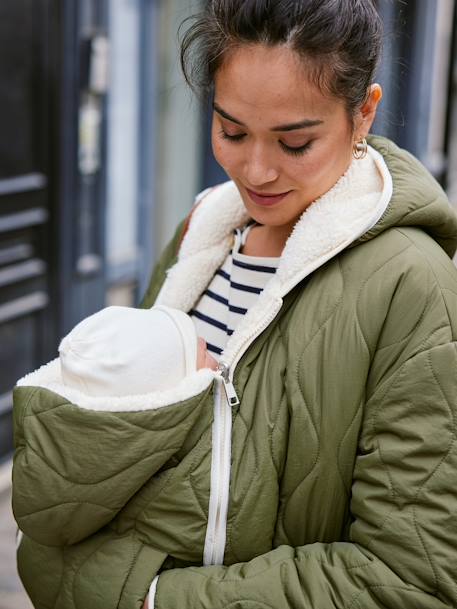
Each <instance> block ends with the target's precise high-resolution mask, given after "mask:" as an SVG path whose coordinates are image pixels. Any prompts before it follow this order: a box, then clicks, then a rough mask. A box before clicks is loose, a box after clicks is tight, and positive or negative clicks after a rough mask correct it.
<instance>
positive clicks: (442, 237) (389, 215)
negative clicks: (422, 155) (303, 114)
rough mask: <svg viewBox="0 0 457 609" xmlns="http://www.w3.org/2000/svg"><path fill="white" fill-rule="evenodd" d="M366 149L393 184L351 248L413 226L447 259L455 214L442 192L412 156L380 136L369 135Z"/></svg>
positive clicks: (456, 239)
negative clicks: (376, 157)
mask: <svg viewBox="0 0 457 609" xmlns="http://www.w3.org/2000/svg"><path fill="white" fill-rule="evenodd" d="M368 142H369V144H370V146H372V147H373V148H375V149H376V150H377V151H378V152H380V154H381V155H382V156H383V158H384V161H385V162H386V164H387V167H388V168H389V171H390V174H391V176H392V181H393V193H392V197H391V200H390V203H389V205H388V207H387V209H386V211H385V212H384V214H383V216H382V217H381V219H380V220H379V221H378V222H377V223H376V224H375V225H374V226H373V227H372V228H371V229H370V230H368V231H367V232H366V233H365V234H364V235H362V236H361V237H360V238H359V239H357V240H356V241H355V242H354V243H353V246H354V245H357V244H359V243H362V242H364V241H368V240H370V239H373V238H374V237H376V236H377V235H379V234H380V233H382V232H384V231H385V230H387V229H389V228H392V227H394V226H398V227H406V226H408V227H417V228H421V229H422V230H424V231H425V232H426V233H427V234H428V235H430V237H432V238H433V239H434V240H435V241H436V242H437V243H438V244H439V245H440V246H441V247H442V248H443V249H444V251H445V252H446V253H447V254H448V256H450V257H451V258H452V257H453V256H454V254H455V252H456V250H457V214H456V212H455V211H454V209H453V208H452V206H451V205H450V203H449V200H448V198H447V196H446V193H445V192H444V190H443V189H442V188H441V186H440V185H439V184H438V182H437V181H436V180H435V179H434V178H433V176H432V175H431V174H430V173H429V172H428V171H427V169H425V167H424V166H423V165H422V163H420V161H418V160H417V159H416V158H415V157H414V156H413V155H412V154H410V153H409V152H407V151H406V150H403V149H401V148H399V147H398V146H397V145H396V144H394V143H393V142H391V141H390V140H388V139H386V138H384V137H381V136H370V137H369V138H368Z"/></svg>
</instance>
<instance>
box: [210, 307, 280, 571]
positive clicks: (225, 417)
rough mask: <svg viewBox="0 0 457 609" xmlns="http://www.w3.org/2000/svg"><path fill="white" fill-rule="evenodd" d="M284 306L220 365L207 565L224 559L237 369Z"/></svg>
mask: <svg viewBox="0 0 457 609" xmlns="http://www.w3.org/2000/svg"><path fill="white" fill-rule="evenodd" d="M281 305H282V300H281V302H280V303H278V306H277V307H275V311H274V312H273V313H271V314H270V315H269V316H268V317H267V318H266V319H264V320H263V322H262V324H260V325H259V326H258V327H257V328H256V330H255V331H254V332H253V333H252V334H251V335H250V336H249V337H248V338H247V339H246V341H244V342H243V344H242V346H241V347H240V349H239V350H238V351H237V353H236V356H235V357H234V358H233V364H232V367H231V368H230V366H229V365H228V364H227V363H225V362H222V361H221V362H220V363H219V366H218V370H217V371H218V377H217V383H216V387H215V393H214V421H213V428H212V456H211V487H210V499H209V509H208V526H207V529H206V538H205V548H204V552H203V564H204V565H205V566H207V565H221V564H223V562H224V553H225V541H226V529H227V511H228V503H229V488H230V469H231V457H232V407H233V406H237V405H238V404H239V403H240V400H239V399H238V395H237V393H236V390H235V386H234V385H233V375H234V372H235V368H236V365H237V364H238V362H239V361H240V359H241V357H242V356H243V354H244V353H245V352H246V350H247V349H248V347H249V346H250V345H251V343H252V342H253V341H254V340H255V338H257V336H258V335H259V334H260V333H261V332H263V330H264V329H265V328H266V327H267V326H268V325H269V324H270V323H271V322H272V321H273V319H274V318H275V317H276V315H277V314H278V312H279V310H280V308H281ZM222 388H223V389H224V390H222Z"/></svg>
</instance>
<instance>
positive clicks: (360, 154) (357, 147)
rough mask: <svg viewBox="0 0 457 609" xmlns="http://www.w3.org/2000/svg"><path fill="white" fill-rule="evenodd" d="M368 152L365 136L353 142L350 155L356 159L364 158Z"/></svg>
mask: <svg viewBox="0 0 457 609" xmlns="http://www.w3.org/2000/svg"><path fill="white" fill-rule="evenodd" d="M367 154H368V142H367V140H366V139H365V138H363V139H362V140H360V141H359V142H355V144H354V146H353V147H352V156H353V157H354V158H355V159H357V160H358V161H359V160H360V159H364V158H365V157H366V156H367Z"/></svg>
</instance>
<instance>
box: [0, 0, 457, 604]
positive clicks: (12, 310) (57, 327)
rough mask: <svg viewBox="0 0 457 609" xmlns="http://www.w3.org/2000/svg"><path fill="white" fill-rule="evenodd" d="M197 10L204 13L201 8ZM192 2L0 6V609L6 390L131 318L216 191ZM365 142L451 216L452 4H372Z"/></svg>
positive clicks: (455, 133)
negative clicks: (205, 197) (201, 199)
mask: <svg viewBox="0 0 457 609" xmlns="http://www.w3.org/2000/svg"><path fill="white" fill-rule="evenodd" d="M202 1H203V0H202ZM200 4H201V2H199V1H198V0H194V1H189V0H1V3H0V609H26V608H30V607H31V605H30V603H29V601H28V600H27V599H26V598H25V595H24V593H23V592H22V591H21V587H20V584H19V581H18V579H17V576H16V575H15V559H14V523H13V519H12V516H11V511H10V507H9V505H10V476H11V453H12V449H13V436H12V388H13V386H14V383H15V381H16V380H17V379H18V378H19V377H21V376H23V375H24V374H25V373H27V372H29V371H31V370H33V369H35V368H37V367H38V366H39V365H40V364H42V363H44V362H46V361H48V360H49V359H51V358H54V357H55V355H56V348H57V345H58V343H59V340H60V338H61V337H62V336H63V335H65V334H66V333H67V332H68V331H69V330H70V329H71V328H72V327H73V326H74V325H75V324H76V323H77V322H78V321H79V320H81V319H82V318H83V317H85V316H87V315H89V314H90V313H92V312H94V311H96V310H98V309H100V308H101V307H103V306H106V305H109V304H121V305H136V304H138V302H139V301H140V299H141V295H142V294H143V292H144V290H145V288H146V286H147V283H148V278H149V275H150V272H151V269H152V266H153V264H154V261H155V260H156V258H157V256H158V254H159V253H160V251H161V249H162V248H163V246H164V244H165V243H166V242H167V240H168V239H169V238H170V236H171V235H172V233H173V231H174V228H175V226H176V224H177V223H178V222H179V221H180V220H181V219H182V218H183V217H184V215H185V214H186V213H187V212H188V210H189V209H190V206H191V205H192V201H193V198H194V196H195V194H196V193H197V192H198V191H199V190H202V189H203V188H205V187H207V186H210V185H212V184H214V183H217V182H219V181H222V180H224V179H226V178H225V176H224V174H223V172H222V171H221V170H220V168H218V166H217V165H216V163H215V161H214V159H213V157H212V154H211V150H210V143H209V124H210V113H209V110H208V108H207V107H206V106H201V105H199V103H198V102H197V101H195V100H193V99H192V96H191V94H190V93H189V91H188V90H187V88H186V86H185V85H184V83H183V79H182V77H181V74H180V71H179V67H178V44H177V29H178V26H179V24H180V23H181V21H182V20H183V19H184V18H185V17H187V16H188V15H189V14H191V13H193V12H195V11H197V10H198V8H199V5H200ZM377 4H378V6H379V10H380V12H381V14H382V17H383V19H384V23H385V48H384V57H383V62H382V65H381V67H380V70H379V74H378V81H379V82H380V83H381V84H382V86H383V89H384V98H383V101H382V104H381V106H382V107H381V110H380V112H379V115H378V118H377V120H376V124H375V127H374V129H373V131H374V132H375V133H379V134H383V135H387V136H388V137H391V138H392V139H394V140H395V141H396V142H397V143H398V144H400V145H401V146H403V147H405V148H407V149H408V150H410V151H411V152H412V153H413V154H415V155H416V156H417V157H418V158H419V159H421V161H422V162H423V163H424V164H425V165H426V166H427V167H428V168H429V170H430V171H431V172H432V173H433V175H435V177H436V178H437V179H438V180H439V181H440V182H441V184H442V185H443V187H444V188H445V189H446V191H447V192H448V194H449V198H450V200H451V202H453V204H457V1H456V0H408V1H400V0H398V1H396V0H378V2H377Z"/></svg>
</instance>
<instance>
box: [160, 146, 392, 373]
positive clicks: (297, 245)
mask: <svg viewBox="0 0 457 609" xmlns="http://www.w3.org/2000/svg"><path fill="white" fill-rule="evenodd" d="M368 150H369V154H368V155H367V156H366V157H365V158H364V159H362V160H353V162H352V163H351V165H350V167H349V169H348V170H347V172H346V173H345V174H344V175H343V176H342V177H341V178H340V179H339V180H338V182H337V183H336V184H335V186H334V187H333V188H331V189H330V190H329V191H328V192H327V193H325V194H324V195H323V196H322V197H320V198H319V199H317V200H316V201H315V202H314V203H313V204H312V205H310V206H309V207H308V208H307V209H306V210H305V211H304V212H303V214H302V216H301V217H300V219H299V221H298V222H297V224H296V225H295V227H294V230H293V231H292V233H291V235H290V236H289V238H288V240H287V242H286V245H285V247H284V250H283V253H282V255H281V258H280V262H279V266H278V269H277V272H276V274H275V275H274V276H272V278H271V279H270V281H269V282H268V283H267V285H266V287H265V289H264V291H263V292H262V294H261V295H260V296H259V298H258V300H257V301H256V303H255V304H254V305H253V306H252V307H251V308H250V309H249V311H248V312H247V314H246V315H245V316H244V318H243V319H242V320H241V321H240V323H239V325H238V327H237V328H236V330H235V332H234V333H233V335H232V336H231V337H230V338H229V340H228V343H227V346H226V348H225V350H224V353H223V354H222V356H221V361H223V362H224V363H226V364H229V365H232V364H233V363H234V362H235V360H236V361H238V360H239V358H240V357H241V354H242V351H243V348H245V347H246V346H247V345H249V344H250V341H251V340H252V336H253V334H254V337H255V336H256V335H258V334H259V333H260V331H262V330H263V329H264V328H265V327H267V325H268V324H269V323H270V321H271V320H272V319H274V317H275V315H276V314H277V313H278V311H279V309H280V308H281V305H282V299H283V297H284V296H285V295H286V294H287V293H288V292H289V291H290V290H291V289H292V288H293V287H294V286H296V285H297V284H298V283H299V282H300V281H302V280H303V279H304V278H305V277H307V276H308V275H309V274H310V273H312V272H313V271H315V270H316V269H318V268H319V267H320V266H322V265H323V264H324V263H325V262H327V261H328V260H330V259H331V258H333V257H334V256H336V255H337V254H338V253H339V252H341V251H342V250H344V249H345V248H347V247H348V246H349V245H351V244H352V243H353V242H354V241H355V240H357V239H358V238H360V237H361V236H362V235H363V234H364V233H365V232H366V231H368V230H369V229H370V228H371V227H373V226H374V225H375V224H376V223H377V222H378V221H379V219H380V218H381V217H382V215H383V214H384V212H385V211H386V209H387V207H388V205H389V202H390V199H391V197H392V190H393V186H392V178H391V175H390V173H389V170H388V168H387V165H386V163H385V161H384V159H383V158H382V156H381V155H380V154H379V153H378V152H377V151H376V150H375V149H374V148H372V147H371V146H369V147H368ZM197 200H198V199H197ZM249 218H250V217H249V215H248V214H247V212H246V209H245V207H244V205H243V202H242V200H241V197H240V194H239V192H238V189H237V188H236V186H235V184H234V183H233V182H226V183H224V184H222V185H220V186H218V187H216V188H214V189H212V190H211V191H209V192H206V193H205V196H203V197H202V198H201V199H200V200H199V205H198V207H197V208H196V209H195V212H194V213H193V215H192V219H191V222H190V225H189V228H188V231H187V233H186V235H185V237H184V239H183V242H182V245H181V248H180V251H179V254H178V261H177V263H176V264H175V265H174V266H173V267H172V268H171V269H169V271H168V273H167V278H166V280H165V283H164V285H163V287H162V289H161V291H160V293H159V295H158V297H157V301H156V304H164V305H167V306H171V307H176V308H178V309H181V310H183V311H186V312H187V311H189V310H190V309H191V308H192V307H193V306H195V304H196V303H197V301H198V299H199V298H200V296H201V294H202V293H203V292H204V290H205V289H206V287H207V285H208V284H209V282H210V281H211V279H212V277H213V275H214V273H215V272H216V270H217V269H218V268H219V267H220V266H221V264H222V263H223V261H224V260H225V258H226V256H227V254H228V253H229V251H230V247H231V246H232V243H233V230H234V229H235V228H237V227H240V226H242V225H243V224H245V223H246V222H247V221H248V220H249ZM244 350H245V349H244Z"/></svg>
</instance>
